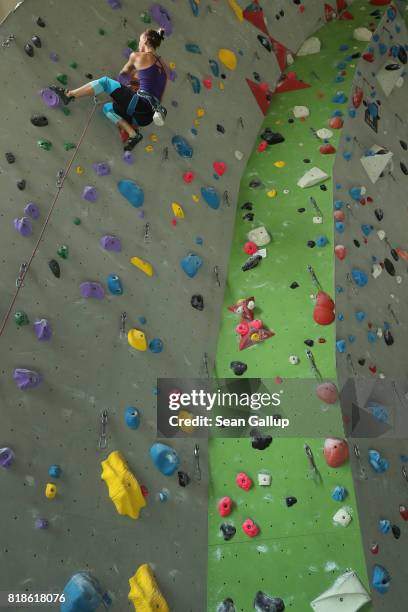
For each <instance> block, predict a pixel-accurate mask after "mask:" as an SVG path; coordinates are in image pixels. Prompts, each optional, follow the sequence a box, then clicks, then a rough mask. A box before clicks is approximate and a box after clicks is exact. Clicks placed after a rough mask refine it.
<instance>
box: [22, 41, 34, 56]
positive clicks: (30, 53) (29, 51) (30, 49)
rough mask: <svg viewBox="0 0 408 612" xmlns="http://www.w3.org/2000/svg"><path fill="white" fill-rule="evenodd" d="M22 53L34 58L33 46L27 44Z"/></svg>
mask: <svg viewBox="0 0 408 612" xmlns="http://www.w3.org/2000/svg"><path fill="white" fill-rule="evenodd" d="M24 51H25V52H26V53H27V55H28V56H29V57H34V47H33V45H30V43H27V44H26V45H25V47H24Z"/></svg>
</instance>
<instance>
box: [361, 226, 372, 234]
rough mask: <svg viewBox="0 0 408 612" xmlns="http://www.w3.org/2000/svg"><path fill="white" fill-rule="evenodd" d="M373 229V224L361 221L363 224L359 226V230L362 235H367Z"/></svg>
mask: <svg viewBox="0 0 408 612" xmlns="http://www.w3.org/2000/svg"><path fill="white" fill-rule="evenodd" d="M373 229H374V228H373V226H372V225H368V224H367V223H363V225H362V226H361V231H362V232H363V234H364V236H369V235H370V234H371V232H372V231H373Z"/></svg>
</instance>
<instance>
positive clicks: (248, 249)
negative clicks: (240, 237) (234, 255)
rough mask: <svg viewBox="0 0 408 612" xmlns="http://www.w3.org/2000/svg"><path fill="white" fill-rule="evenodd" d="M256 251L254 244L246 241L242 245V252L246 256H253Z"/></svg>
mask: <svg viewBox="0 0 408 612" xmlns="http://www.w3.org/2000/svg"><path fill="white" fill-rule="evenodd" d="M257 250H258V247H257V246H256V244H255V242H251V241H248V242H246V243H245V244H244V251H245V253H246V254H247V255H254V253H256V252H257Z"/></svg>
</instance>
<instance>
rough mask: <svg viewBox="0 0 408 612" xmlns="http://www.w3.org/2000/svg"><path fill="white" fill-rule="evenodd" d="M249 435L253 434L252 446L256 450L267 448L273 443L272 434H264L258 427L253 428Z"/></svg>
mask: <svg viewBox="0 0 408 612" xmlns="http://www.w3.org/2000/svg"><path fill="white" fill-rule="evenodd" d="M249 435H250V436H251V445H252V448H255V449H256V450H265V449H266V448H268V446H270V445H271V444H272V436H271V435H270V434H263V433H262V432H260V431H259V430H258V429H252V430H251V431H250V432H249Z"/></svg>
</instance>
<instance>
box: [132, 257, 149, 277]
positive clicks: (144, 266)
mask: <svg viewBox="0 0 408 612" xmlns="http://www.w3.org/2000/svg"><path fill="white" fill-rule="evenodd" d="M130 263H131V264H133V265H134V266H136V268H139V270H141V271H142V272H144V273H145V274H147V276H153V266H152V264H150V263H149V262H148V261H144V260H143V259H140V257H132V259H131V260H130Z"/></svg>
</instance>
